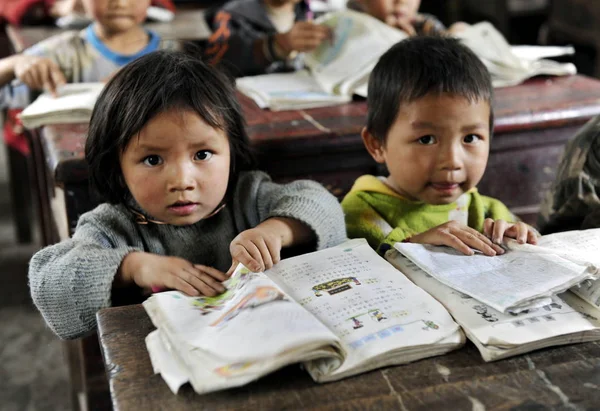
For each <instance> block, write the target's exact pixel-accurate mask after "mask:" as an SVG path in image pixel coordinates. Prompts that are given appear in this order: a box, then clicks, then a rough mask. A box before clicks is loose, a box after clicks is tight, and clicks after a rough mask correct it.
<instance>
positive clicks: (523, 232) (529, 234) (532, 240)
mask: <svg viewBox="0 0 600 411" xmlns="http://www.w3.org/2000/svg"><path fill="white" fill-rule="evenodd" d="M483 233H484V234H485V235H486V236H488V237H489V238H491V239H492V241H493V242H494V243H496V244H502V239H503V238H504V237H505V236H506V237H510V238H514V239H516V240H517V241H518V242H519V244H525V243H529V244H537V233H536V232H535V230H534V229H533V228H532V227H531V226H529V225H528V224H525V223H524V222H522V221H519V222H517V223H507V222H506V221H504V220H496V221H494V220H493V219H491V218H486V219H485V221H484V222H483Z"/></svg>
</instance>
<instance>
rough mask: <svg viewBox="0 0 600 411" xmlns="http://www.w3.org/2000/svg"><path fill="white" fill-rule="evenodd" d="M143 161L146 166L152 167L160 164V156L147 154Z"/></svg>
mask: <svg viewBox="0 0 600 411" xmlns="http://www.w3.org/2000/svg"><path fill="white" fill-rule="evenodd" d="M143 163H144V164H146V165H147V166H150V167H154V166H157V165H159V164H162V158H160V156H157V155H152V156H148V157H145V158H144V160H143Z"/></svg>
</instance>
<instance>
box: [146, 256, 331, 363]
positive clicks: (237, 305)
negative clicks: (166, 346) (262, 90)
mask: <svg viewBox="0 0 600 411" xmlns="http://www.w3.org/2000/svg"><path fill="white" fill-rule="evenodd" d="M224 284H225V286H226V287H227V288H228V291H226V292H225V293H223V294H221V295H219V296H216V297H189V296H187V295H185V294H183V293H181V292H178V291H168V292H162V293H158V294H154V295H152V296H151V297H150V298H149V299H148V300H146V301H145V302H144V307H145V308H146V311H147V312H148V314H149V316H150V318H151V319H152V322H153V323H154V325H155V326H156V327H157V328H159V329H161V330H162V331H164V333H165V334H166V335H167V337H168V338H170V339H171V340H174V341H176V342H177V345H181V344H184V345H186V346H188V347H191V348H194V349H197V350H200V351H202V352H204V353H207V354H210V355H211V356H213V357H216V358H219V359H220V360H221V361H222V362H223V363H227V364H234V363H244V362H256V361H260V360H264V359H271V358H273V357H275V356H277V355H279V354H280V353H283V352H285V351H290V350H294V349H296V348H298V347H302V346H306V345H311V344H312V345H314V344H322V345H324V344H331V345H336V344H337V338H336V337H335V335H333V334H332V333H331V332H330V331H329V330H328V329H327V328H326V327H325V326H323V325H322V324H321V323H320V322H319V321H316V320H315V318H314V317H313V316H312V315H311V314H310V313H308V312H307V311H306V310H304V309H303V308H302V307H301V306H300V305H298V304H296V303H295V302H294V301H293V300H292V299H291V298H290V297H289V296H288V295H286V293H285V292H283V291H282V290H281V289H280V288H279V287H277V285H275V284H274V283H273V281H271V280H269V278H267V277H266V276H265V275H264V274H262V273H252V272H250V271H249V270H247V269H246V268H243V267H241V266H240V267H238V269H237V270H236V271H235V273H234V275H232V277H231V278H230V279H229V280H228V281H227V282H226V283H224ZM240 341H243V344H240Z"/></svg>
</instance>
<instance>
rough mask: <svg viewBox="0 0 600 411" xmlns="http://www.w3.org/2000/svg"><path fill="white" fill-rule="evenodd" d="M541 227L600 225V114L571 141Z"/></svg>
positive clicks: (544, 229) (551, 230) (544, 207)
mask: <svg viewBox="0 0 600 411" xmlns="http://www.w3.org/2000/svg"><path fill="white" fill-rule="evenodd" d="M538 227H539V228H540V232H541V233H542V234H550V233H554V232H557V231H568V230H585V229H588V228H600V116H596V117H594V118H593V119H591V120H590V121H589V122H588V123H587V124H586V125H585V126H584V127H582V128H581V130H579V131H578V132H577V134H576V135H575V137H573V138H572V139H571V140H569V142H568V143H567V145H566V147H565V152H564V153H563V155H562V160H561V162H560V165H559V166H558V170H557V173H556V179H555V182H554V184H553V185H552V187H551V189H550V190H549V192H548V193H547V194H546V197H545V199H544V201H543V202H542V205H541V208H540V214H539V216H538Z"/></svg>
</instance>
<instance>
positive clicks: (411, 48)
mask: <svg viewBox="0 0 600 411" xmlns="http://www.w3.org/2000/svg"><path fill="white" fill-rule="evenodd" d="M493 90H494V89H493V87H492V82H491V79H490V75H489V73H488V70H487V69H486V67H485V66H484V65H483V63H482V62H481V61H480V60H479V58H478V57H477V56H476V55H475V53H473V52H472V51H471V50H470V49H469V48H468V47H466V46H465V45H463V44H461V43H460V41H459V40H457V39H454V38H451V37H442V36H419V37H412V38H409V39H406V40H402V41H400V42H399V43H397V44H395V45H393V46H392V47H391V48H390V49H389V50H388V51H386V52H385V53H384V54H383V55H382V56H381V58H380V59H379V61H378V62H377V65H376V66H375V68H374V69H373V72H372V73H371V76H370V79H369V96H368V115H367V130H369V132H370V133H371V134H372V135H373V136H374V137H375V138H377V139H378V140H379V141H381V142H384V143H385V140H386V136H387V134H388V132H389V130H390V128H391V127H392V125H393V124H394V121H395V120H396V117H397V116H398V112H399V111H400V106H401V104H406V103H411V102H413V101H415V100H418V99H420V98H422V97H425V96H426V95H427V94H429V93H436V94H442V93H448V94H453V95H456V96H460V97H465V98H467V99H468V100H469V101H479V100H483V101H487V102H489V103H490V135H491V132H492V129H493V121H494V117H493V111H492V98H493Z"/></svg>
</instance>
